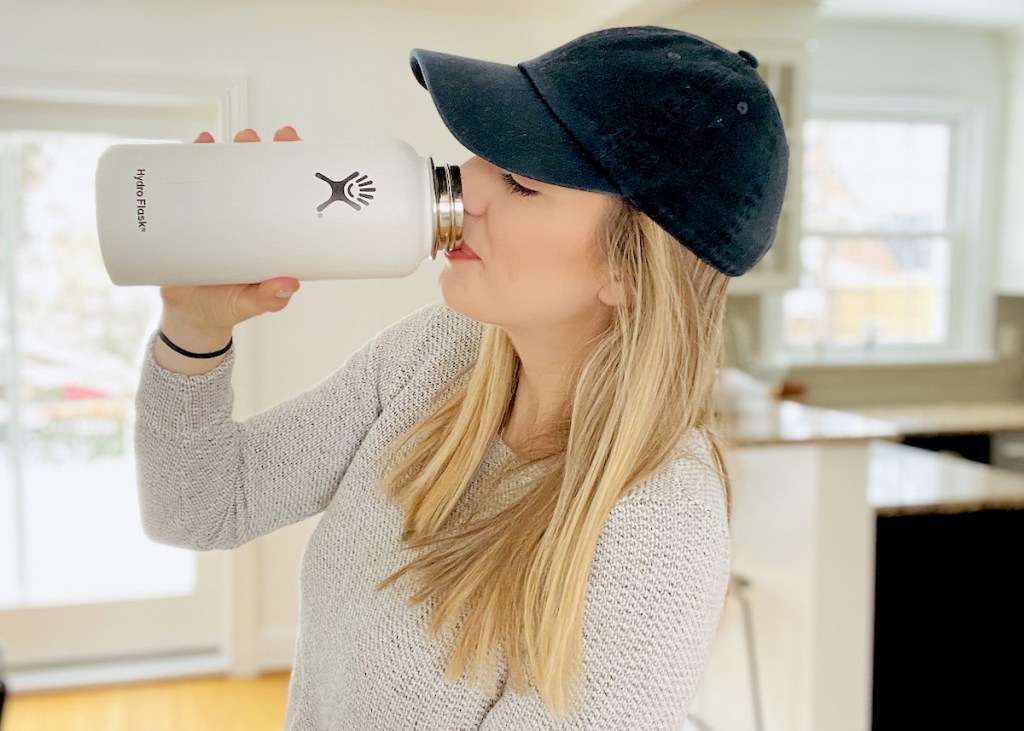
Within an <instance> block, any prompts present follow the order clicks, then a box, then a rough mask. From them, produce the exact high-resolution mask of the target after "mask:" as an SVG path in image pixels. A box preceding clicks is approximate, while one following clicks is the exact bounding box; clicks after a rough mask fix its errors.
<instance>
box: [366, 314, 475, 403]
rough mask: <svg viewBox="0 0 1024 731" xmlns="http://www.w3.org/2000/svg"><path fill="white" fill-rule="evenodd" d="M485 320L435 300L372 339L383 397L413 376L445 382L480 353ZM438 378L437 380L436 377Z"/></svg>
mask: <svg viewBox="0 0 1024 731" xmlns="http://www.w3.org/2000/svg"><path fill="white" fill-rule="evenodd" d="M482 334H483V324H482V323H480V322H478V321H476V320H474V319H472V318H470V317H466V316H465V315H463V314H461V313H459V312H456V311H455V310H453V309H451V308H450V307H448V305H446V304H445V303H444V301H443V300H436V301H434V302H431V303H429V304H426V305H424V306H422V307H420V308H418V309H416V310H415V311H413V312H411V313H409V314H408V315H405V316H404V317H402V318H401V319H399V320H397V321H396V322H394V323H392V324H391V325H388V326H387V327H386V328H384V329H383V330H382V331H381V332H379V333H378V334H377V335H376V336H375V337H374V338H373V340H372V342H371V348H372V349H373V351H374V360H376V361H377V364H378V366H379V368H380V372H381V373H382V378H381V382H380V387H381V396H382V398H383V400H384V402H385V403H386V402H388V401H390V400H391V398H392V397H393V396H394V395H395V394H397V393H398V392H399V391H401V390H402V389H403V388H405V387H406V386H407V385H409V384H410V383H411V382H412V381H414V380H417V381H419V380H423V381H424V383H423V384H422V385H424V386H430V384H433V386H434V387H440V386H441V385H443V384H444V383H445V382H447V379H448V378H450V377H451V376H452V375H453V374H454V373H455V372H456V371H458V370H459V369H460V368H462V367H463V366H464V365H466V364H468V363H470V362H472V361H473V360H475V359H476V357H477V353H478V350H479V346H480V338H481V336H482ZM435 381H436V383H435Z"/></svg>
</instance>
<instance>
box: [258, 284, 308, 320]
mask: <svg viewBox="0 0 1024 731" xmlns="http://www.w3.org/2000/svg"><path fill="white" fill-rule="evenodd" d="M298 290H299V280H297V279H292V278H290V277H288V278H283V279H268V280H267V281H265V282H261V283H260V285H259V287H254V288H253V290H252V298H253V301H252V307H253V309H254V310H255V311H256V312H257V313H260V314H262V313H264V312H278V311H279V310H283V309H284V308H285V307H287V306H288V302H289V301H290V296H291V295H292V294H295V292H297V291H298ZM278 292H282V293H283V294H284V295H287V296H278V294H277V293H278Z"/></svg>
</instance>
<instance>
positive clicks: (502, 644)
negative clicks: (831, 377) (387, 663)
mask: <svg viewBox="0 0 1024 731" xmlns="http://www.w3.org/2000/svg"><path fill="white" fill-rule="evenodd" d="M595 252H596V255H597V256H599V257H603V258H604V259H603V260H604V261H605V262H607V266H608V272H609V273H610V275H611V276H613V277H616V278H618V279H619V281H620V282H621V283H622V284H623V285H624V287H625V291H626V292H627V293H628V294H627V301H626V302H624V303H623V304H622V305H621V306H617V307H615V308H614V315H613V317H612V318H611V323H610V325H609V327H608V328H607V329H606V330H605V331H604V332H603V333H601V334H600V335H599V336H598V337H597V338H595V340H594V341H593V342H592V343H591V344H590V345H591V347H590V348H589V349H588V350H587V352H586V355H585V357H584V358H583V360H582V362H580V363H579V364H577V366H576V370H575V372H574V374H573V376H572V378H571V380H570V383H572V384H573V387H572V388H571V396H570V399H569V402H568V403H567V404H566V405H565V408H564V411H563V413H562V416H561V420H560V421H559V422H558V423H556V424H554V425H552V426H550V427H549V428H547V429H545V430H544V431H543V433H542V434H536V435H534V438H532V439H531V440H530V442H529V443H528V445H527V449H528V451H529V457H528V458H525V459H524V460H523V463H522V464H521V465H520V466H519V467H518V468H517V469H511V470H505V471H503V472H501V473H500V474H498V475H497V478H496V479H498V480H500V479H504V478H506V477H507V476H508V475H509V474H520V473H521V472H522V471H523V470H528V469H531V468H532V467H542V468H543V469H541V470H540V472H539V476H538V477H537V478H536V479H535V480H533V481H532V482H530V483H528V487H527V489H526V490H525V492H524V493H523V494H522V495H521V496H520V497H518V499H516V500H515V501H514V502H513V503H512V504H511V505H510V506H509V507H508V508H506V509H503V510H500V511H498V512H496V513H494V514H491V515H485V516H484V517H477V519H475V520H471V521H466V522H464V523H462V524H458V525H449V523H450V521H449V520H448V518H449V516H450V515H451V514H452V513H453V510H454V509H455V508H456V504H457V502H458V501H459V497H460V496H461V495H462V493H463V491H464V490H465V489H466V487H467V485H468V484H469V482H470V481H471V479H472V477H473V476H474V474H475V473H476V471H477V469H478V467H479V466H480V464H481V460H482V459H483V457H484V455H485V453H486V451H487V449H488V445H489V444H490V442H491V441H492V439H493V438H494V436H495V434H496V433H499V432H500V431H501V430H502V428H503V427H504V424H505V422H506V420H507V418H508V416H509V414H510V413H511V410H510V407H511V405H512V403H513V398H514V394H515V389H516V386H517V384H518V375H519V366H520V361H519V357H518V355H517V354H516V351H515V349H514V347H513V344H512V341H511V340H510V339H509V337H508V335H507V334H506V333H505V331H504V330H503V329H501V328H500V327H497V326H494V325H490V324H485V325H484V328H483V336H482V340H481V343H480V347H479V354H478V357H477V359H476V361H475V362H472V363H469V364H468V365H467V366H466V367H465V368H463V369H461V370H460V371H459V372H458V373H456V374H455V376H453V377H452V379H451V380H450V381H449V382H448V384H449V385H448V388H447V389H442V391H441V392H440V394H439V395H438V396H437V397H435V400H434V402H433V403H432V404H431V410H430V411H429V412H428V414H427V415H426V416H425V417H424V418H422V419H421V420H419V421H418V422H417V423H416V424H414V425H413V427H412V428H410V429H409V430H408V431H406V432H405V433H404V434H402V435H400V436H399V437H398V438H397V439H396V440H395V441H394V442H392V443H391V445H390V446H389V448H388V450H386V453H385V455H384V456H383V459H382V463H383V461H387V462H388V464H389V467H390V471H389V472H388V474H387V475H386V476H384V477H383V478H382V479H381V481H380V483H379V484H378V489H379V491H380V492H381V494H382V495H383V496H384V497H386V498H387V499H389V500H391V501H392V502H394V503H395V504H396V505H398V506H400V507H402V508H403V509H404V511H405V518H404V525H403V529H402V534H401V540H402V541H403V542H404V543H405V544H406V545H407V546H408V547H409V549H422V552H421V553H419V555H417V557H416V558H414V559H413V560H412V561H410V562H409V563H408V564H407V565H405V566H404V567H403V568H401V569H400V570H399V571H397V572H395V573H394V574H392V575H391V576H389V577H388V578H386V579H384V580H383V581H381V582H380V583H379V584H378V586H377V590H378V591H379V590H381V589H384V588H385V587H386V586H388V585H389V584H391V583H392V582H394V581H396V580H397V579H398V578H399V577H400V576H402V575H403V574H405V573H406V572H412V575H414V576H415V577H416V578H417V579H418V585H419V590H418V591H417V592H416V593H415V594H413V596H412V597H411V598H410V599H409V600H408V604H409V606H412V605H414V604H417V603H420V602H423V601H427V602H428V606H429V607H430V615H429V616H430V619H429V623H428V627H427V632H428V634H429V636H431V637H436V636H437V635H438V634H439V633H440V632H441V630H442V628H444V627H446V626H448V625H451V626H452V627H453V628H455V630H456V633H455V635H454V637H453V639H452V642H453V643H454V647H453V650H452V652H451V653H450V655H449V659H448V662H447V666H446V674H445V677H446V679H447V680H449V681H450V682H453V681H456V680H458V679H459V677H460V676H461V675H462V674H463V672H464V671H466V670H467V669H468V670H469V680H470V682H473V683H478V684H479V687H481V688H483V689H485V690H487V691H490V692H494V689H495V687H496V686H495V681H496V674H497V673H496V667H497V666H496V654H497V653H499V652H502V653H504V656H505V658H506V661H507V666H508V683H509V684H510V685H511V687H512V689H513V690H514V691H515V692H517V693H520V694H524V693H526V692H527V690H528V687H529V684H531V683H532V684H534V685H535V686H536V688H537V690H538V691H539V692H540V695H541V697H542V698H543V699H544V701H545V703H546V704H547V706H548V708H549V710H551V712H552V713H553V714H555V715H556V716H564V715H565V714H567V713H569V712H570V710H571V708H572V707H575V706H576V705H577V704H578V702H579V700H580V698H581V695H580V692H581V685H580V684H581V681H582V673H581V670H582V668H581V664H582V624H583V610H584V600H585V596H586V589H587V581H588V576H589V572H590V564H591V559H592V556H593V553H594V549H595V546H596V544H597V539H598V535H599V533H600V531H601V526H602V524H603V523H604V521H605V518H606V517H607V515H608V514H609V512H610V511H611V509H612V508H613V507H614V506H615V504H616V502H617V501H618V500H619V499H620V498H621V497H623V496H624V495H625V494H626V493H628V492H629V490H630V488H631V487H632V486H633V485H635V484H637V483H638V482H640V481H642V480H644V479H645V478H647V477H650V476H651V475H654V474H655V473H657V472H659V471H661V470H662V469H663V468H664V467H666V466H667V465H668V464H669V463H670V462H671V461H672V460H673V459H676V458H678V456H679V455H678V454H677V453H674V451H673V450H674V449H675V448H676V447H677V445H679V443H680V441H681V440H682V439H683V437H684V436H685V435H687V434H689V433H690V431H691V430H694V429H700V430H703V432H704V433H705V435H706V436H707V437H708V439H709V441H710V443H711V452H712V454H713V457H714V460H715V462H716V464H714V465H708V466H709V468H711V469H713V470H714V471H715V472H717V473H718V475H719V476H720V478H721V481H722V485H723V488H724V491H725V502H726V507H727V515H728V519H729V521H730V522H731V517H732V505H731V503H732V498H731V484H730V479H729V475H728V472H727V470H726V466H725V462H724V460H723V450H724V449H728V448H730V447H731V444H730V443H729V439H728V437H727V435H725V434H724V432H722V431H721V430H720V428H719V426H718V424H717V414H716V412H715V404H714V396H713V391H714V385H715V380H716V375H717V371H718V368H719V367H720V364H721V363H722V361H723V359H724V348H723V334H722V320H723V315H724V308H725V301H726V297H725V294H726V287H727V286H728V282H729V278H728V276H727V275H725V274H722V273H721V272H719V271H717V270H716V269H714V268H713V267H711V266H709V265H708V264H706V263H705V262H703V261H702V260H700V259H699V258H697V257H696V256H694V255H693V253H692V252H690V250H689V249H687V248H685V247H683V246H680V244H679V242H678V241H677V240H676V239H674V238H672V237H671V236H670V235H669V234H668V233H666V232H665V230H664V229H662V228H661V227H660V226H658V225H657V224H656V223H654V222H653V221H652V220H651V219H650V218H648V217H647V216H646V215H644V214H643V213H641V212H640V211H638V210H636V209H635V208H634V207H633V206H632V205H630V204H629V203H628V202H627V201H625V200H624V199H621V198H617V197H613V204H612V206H611V207H610V209H609V214H608V216H607V218H606V219H605V220H604V221H602V222H601V224H600V226H599V229H598V235H597V246H595ZM666 374H672V375H673V376H674V377H672V378H666ZM464 376H466V377H467V378H468V380H467V382H465V383H462V384H461V385H458V384H459V383H460V381H461V380H462V378H463V377H464ZM446 391H450V393H449V394H448V395H447V397H446V398H443V399H442V396H444V395H445V393H446ZM407 447H408V450H407V449H406V448H407ZM403 452H407V453H405V455H404V456H401V455H402V454H403ZM691 456H692V455H691ZM382 467H383V464H382ZM382 471H383V470H382ZM459 620H461V623H460V622H459ZM485 674H486V675H485Z"/></svg>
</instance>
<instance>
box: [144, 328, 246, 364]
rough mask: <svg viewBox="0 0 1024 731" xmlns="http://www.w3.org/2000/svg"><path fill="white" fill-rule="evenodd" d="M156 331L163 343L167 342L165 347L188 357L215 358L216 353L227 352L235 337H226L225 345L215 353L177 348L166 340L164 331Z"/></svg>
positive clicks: (222, 353)
mask: <svg viewBox="0 0 1024 731" xmlns="http://www.w3.org/2000/svg"><path fill="white" fill-rule="evenodd" d="M158 332H159V333H160V339H161V340H163V341H164V342H165V343H167V347H168V348H170V349H171V350H174V351H176V352H178V353H181V354H182V355H185V356H188V357H189V358H216V357H217V356H218V355H224V354H225V353H226V352H228V350H229V349H230V348H231V343H233V342H234V341H235V338H234V336H233V335H232V336H231V337H230V338H229V339H228V344H227V345H225V346H224V347H223V348H221V349H220V350H218V351H217V352H216V353H190V352H188V351H187V350H185V349H184V348H179V347H178V346H177V345H175V344H174V343H172V342H171V341H170V340H168V339H167V336H166V335H164V331H163V330H158Z"/></svg>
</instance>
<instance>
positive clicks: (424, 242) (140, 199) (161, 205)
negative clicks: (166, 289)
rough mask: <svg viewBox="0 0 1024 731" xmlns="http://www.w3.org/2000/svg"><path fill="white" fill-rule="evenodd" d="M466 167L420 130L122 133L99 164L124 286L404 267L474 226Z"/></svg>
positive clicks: (115, 264) (101, 217) (103, 217)
mask: <svg viewBox="0 0 1024 731" xmlns="http://www.w3.org/2000/svg"><path fill="white" fill-rule="evenodd" d="M462 218H463V208H462V177H461V174H460V172H459V167H458V166H457V165H443V166H437V167H435V166H434V161H433V158H423V157H420V156H419V155H418V154H417V153H416V151H415V150H414V149H413V148H412V146H411V145H409V143H407V142H405V141H403V140H399V139H390V140H384V141H377V142H316V141H313V142H311V141H308V140H300V141H294V142H265V143H256V144H253V143H247V144H240V143H232V144H216V143H213V144H209V143H207V144H195V143H193V144H185V143H157V144H135V143H122V144H115V145H111V146H110V147H109V148H107V149H106V150H105V151H104V152H103V154H102V155H101V156H100V158H99V163H98V165H97V169H96V224H97V233H98V236H99V242H100V249H101V251H102V255H103V264H104V266H105V267H106V269H107V273H108V274H109V275H110V280H111V281H112V282H113V283H114V284H117V285H143V284H149V285H160V286H165V285H167V286H169V285H198V284H243V283H248V284H252V283H257V282H262V281H265V280H267V279H272V278H275V277H294V278H295V279H298V280H315V279H368V278H376V277H404V276H407V275H409V274H411V273H412V272H414V271H416V269H417V268H418V267H419V266H420V264H421V263H422V262H423V260H424V259H426V258H428V257H429V258H431V259H433V258H436V256H437V254H438V253H439V252H441V251H443V250H450V249H452V248H453V247H454V246H455V245H456V244H457V243H458V242H459V241H460V240H461V239H462Z"/></svg>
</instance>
